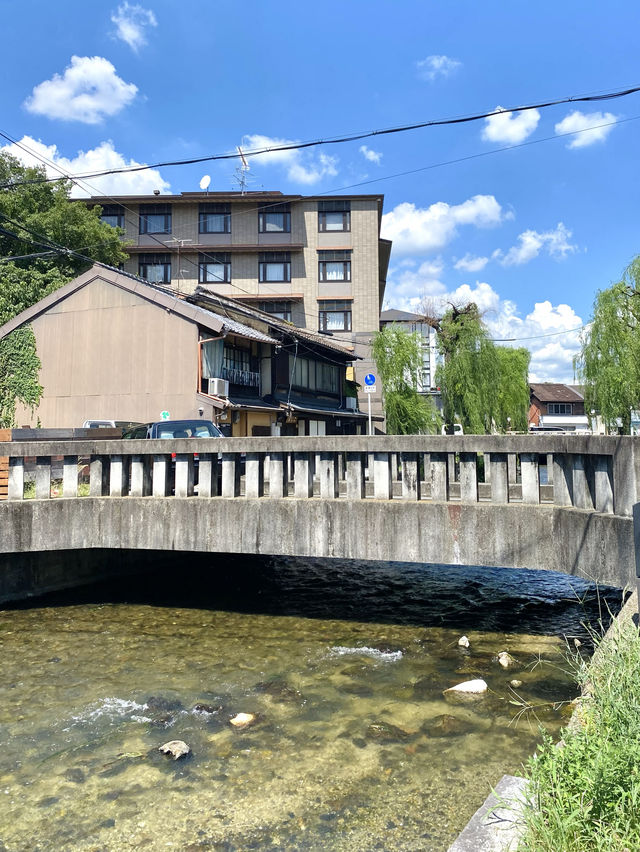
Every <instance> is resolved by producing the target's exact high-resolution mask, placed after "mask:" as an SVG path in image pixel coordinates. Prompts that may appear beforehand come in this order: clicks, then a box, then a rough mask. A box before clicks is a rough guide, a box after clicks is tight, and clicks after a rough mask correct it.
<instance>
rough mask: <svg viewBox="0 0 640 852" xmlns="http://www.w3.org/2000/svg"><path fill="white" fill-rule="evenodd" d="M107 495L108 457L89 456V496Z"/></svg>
mask: <svg viewBox="0 0 640 852" xmlns="http://www.w3.org/2000/svg"><path fill="white" fill-rule="evenodd" d="M108 493H109V457H108V456H91V461H90V463H89V496H90V497H103V496H104V495H105V494H108Z"/></svg>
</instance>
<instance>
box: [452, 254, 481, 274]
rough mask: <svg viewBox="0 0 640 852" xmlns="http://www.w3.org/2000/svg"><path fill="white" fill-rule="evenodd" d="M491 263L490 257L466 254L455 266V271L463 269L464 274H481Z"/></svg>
mask: <svg viewBox="0 0 640 852" xmlns="http://www.w3.org/2000/svg"><path fill="white" fill-rule="evenodd" d="M487 263H489V258H488V257H473V256H472V255H470V254H468V253H467V254H465V256H464V257H461V258H460V259H459V260H457V261H456V263H455V264H454V269H462V270H463V271H464V272H480V270H481V269H484V268H485V266H486V265H487Z"/></svg>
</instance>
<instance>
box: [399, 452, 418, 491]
mask: <svg viewBox="0 0 640 852" xmlns="http://www.w3.org/2000/svg"><path fill="white" fill-rule="evenodd" d="M400 464H401V476H402V499H403V500H419V499H420V476H419V472H418V456H417V455H416V453H400Z"/></svg>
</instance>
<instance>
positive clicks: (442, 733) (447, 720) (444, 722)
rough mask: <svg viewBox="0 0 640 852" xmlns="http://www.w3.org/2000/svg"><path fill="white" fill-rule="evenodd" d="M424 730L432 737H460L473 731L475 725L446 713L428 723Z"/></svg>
mask: <svg viewBox="0 0 640 852" xmlns="http://www.w3.org/2000/svg"><path fill="white" fill-rule="evenodd" d="M422 730H423V731H424V733H425V734H428V735H429V736H430V737H459V736H461V735H462V734H467V733H469V731H472V730H473V725H472V724H471V723H470V722H467V721H466V720H465V719H458V717H457V716H450V715H449V714H447V713H444V714H442V715H441V716H436V717H435V718H434V719H429V720H428V721H426V722H425V723H424V724H423V726H422Z"/></svg>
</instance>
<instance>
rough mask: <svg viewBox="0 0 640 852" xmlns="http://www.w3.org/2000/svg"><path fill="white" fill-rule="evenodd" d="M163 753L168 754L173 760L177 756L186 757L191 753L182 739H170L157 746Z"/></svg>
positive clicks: (176, 758)
mask: <svg viewBox="0 0 640 852" xmlns="http://www.w3.org/2000/svg"><path fill="white" fill-rule="evenodd" d="M158 751H161V752H162V753H163V754H170V755H171V757H172V758H173V759H174V760H178V758H179V757H186V755H188V754H190V753H191V749H190V748H189V746H188V745H187V744H186V743H185V742H184V741H183V740H171V742H168V743H165V744H164V745H161V746H160V747H159V748H158Z"/></svg>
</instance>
